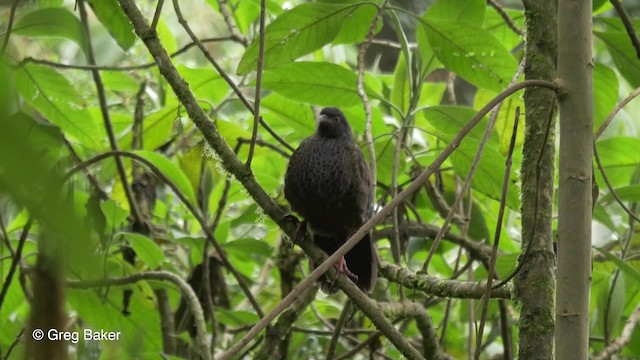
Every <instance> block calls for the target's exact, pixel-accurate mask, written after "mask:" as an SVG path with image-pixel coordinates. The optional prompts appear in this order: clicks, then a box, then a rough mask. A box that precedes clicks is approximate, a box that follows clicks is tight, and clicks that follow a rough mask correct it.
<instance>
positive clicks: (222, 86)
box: [168, 65, 230, 105]
mask: <svg viewBox="0 0 640 360" xmlns="http://www.w3.org/2000/svg"><path fill="white" fill-rule="evenodd" d="M178 71H179V72H180V75H182V77H183V78H184V79H185V80H186V81H187V82H188V83H189V88H191V91H193V93H194V95H195V96H196V98H197V99H198V100H206V101H208V102H210V103H212V104H213V105H216V104H218V103H219V102H220V101H222V100H223V99H224V98H225V97H226V96H227V94H228V93H229V90H230V88H229V85H228V84H227V82H226V81H225V80H224V79H223V78H222V77H221V76H220V75H218V73H216V72H215V71H211V69H209V68H189V67H187V66H184V65H178ZM168 90H169V91H171V90H170V89H168Z"/></svg>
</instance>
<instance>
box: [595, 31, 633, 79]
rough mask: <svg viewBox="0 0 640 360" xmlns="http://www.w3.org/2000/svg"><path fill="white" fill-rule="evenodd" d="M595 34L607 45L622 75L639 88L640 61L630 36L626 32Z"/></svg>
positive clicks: (596, 32) (597, 32)
mask: <svg viewBox="0 0 640 360" xmlns="http://www.w3.org/2000/svg"><path fill="white" fill-rule="evenodd" d="M594 34H595V35H596V37H598V38H599V39H600V40H602V41H603V42H604V43H605V44H606V45H607V48H608V49H609V53H610V54H611V58H612V59H613V62H614V63H615V64H616V67H617V68H618V71H619V72H620V74H621V75H622V76H623V77H624V78H625V79H626V80H627V81H628V82H629V83H630V84H631V86H633V87H639V86H640V60H638V57H637V54H636V51H635V49H634V48H633V46H632V45H631V42H630V41H629V36H627V34H626V33H624V32H599V31H594Z"/></svg>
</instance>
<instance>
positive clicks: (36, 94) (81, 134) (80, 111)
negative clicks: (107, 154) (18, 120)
mask: <svg viewBox="0 0 640 360" xmlns="http://www.w3.org/2000/svg"><path fill="white" fill-rule="evenodd" d="M15 79H16V87H17V89H18V92H20V95H22V97H23V98H24V101H25V102H26V103H27V104H29V105H30V106H32V107H34V108H35V109H36V110H38V111H39V112H40V113H41V114H42V115H43V116H44V117H45V118H46V119H47V120H49V121H50V122H51V123H53V124H54V125H56V126H58V127H60V129H62V131H63V132H64V134H65V136H66V137H67V138H68V139H70V140H72V141H74V142H75V141H77V142H79V143H80V144H81V145H83V146H85V147H87V148H89V149H98V148H99V145H98V141H99V140H100V139H96V136H95V134H96V133H97V132H98V130H97V125H96V124H95V123H94V122H93V120H92V118H91V114H90V113H89V111H88V110H87V108H86V104H85V103H84V102H83V101H82V97H81V96H80V95H79V94H78V93H77V92H76V91H75V90H74V88H73V87H72V86H71V83H70V82H69V81H68V80H67V79H66V78H65V77H64V76H62V75H61V74H60V73H58V72H56V71H55V70H52V69H50V68H47V67H44V66H38V65H33V64H27V65H25V66H24V67H22V68H19V69H18V70H17V71H16V72H15Z"/></svg>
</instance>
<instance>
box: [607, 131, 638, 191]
mask: <svg viewBox="0 0 640 360" xmlns="http://www.w3.org/2000/svg"><path fill="white" fill-rule="evenodd" d="M596 146H597V149H598V155H599V156H600V162H601V163H602V166H603V168H604V171H605V173H606V174H607V178H608V179H609V181H610V182H611V184H612V185H613V186H614V187H620V186H626V185H629V184H630V183H631V179H632V176H633V174H634V172H635V171H637V168H638V166H640V151H638V149H640V139H638V138H632V137H613V138H608V139H604V140H599V141H597V142H596ZM596 176H597V179H596V180H597V182H598V184H604V180H603V179H602V177H601V175H600V171H598V170H596ZM601 187H602V186H601Z"/></svg>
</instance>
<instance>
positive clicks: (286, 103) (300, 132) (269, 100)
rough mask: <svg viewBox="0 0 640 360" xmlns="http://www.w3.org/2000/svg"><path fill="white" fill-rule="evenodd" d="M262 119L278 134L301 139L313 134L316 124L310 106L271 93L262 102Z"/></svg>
mask: <svg viewBox="0 0 640 360" xmlns="http://www.w3.org/2000/svg"><path fill="white" fill-rule="evenodd" d="M261 108H262V110H266V111H264V113H263V114H262V117H263V118H264V120H265V121H266V122H267V123H268V124H269V125H271V126H272V127H273V128H274V130H276V131H277V132H278V134H280V135H283V136H285V138H288V136H287V135H292V136H295V137H296V138H301V137H303V136H306V135H310V134H313V132H314V131H315V130H316V122H315V120H314V119H313V112H312V111H311V110H310V109H309V106H307V105H305V104H302V103H300V102H298V101H292V100H289V99H287V98H285V97H282V96H280V95H278V94H276V93H271V94H269V95H268V96H266V97H265V98H263V99H262V101H261Z"/></svg>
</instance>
